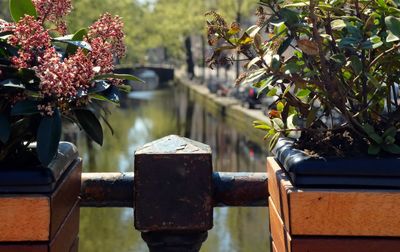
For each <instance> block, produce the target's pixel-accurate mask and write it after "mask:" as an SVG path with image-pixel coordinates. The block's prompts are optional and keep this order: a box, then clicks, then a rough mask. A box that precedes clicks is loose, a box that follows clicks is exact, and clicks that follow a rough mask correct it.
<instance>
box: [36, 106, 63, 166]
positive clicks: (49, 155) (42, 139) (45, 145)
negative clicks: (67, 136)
mask: <svg viewBox="0 0 400 252" xmlns="http://www.w3.org/2000/svg"><path fill="white" fill-rule="evenodd" d="M60 139H61V114H60V111H59V110H58V109H55V110H54V114H53V115H52V116H45V117H43V118H42V120H41V121H40V124H39V128H38V132H37V148H36V151H37V154H38V157H39V160H40V162H41V163H42V164H43V165H46V166H47V165H48V164H50V162H51V161H52V160H53V159H54V157H55V156H56V154H57V151H58V144H59V142H60Z"/></svg>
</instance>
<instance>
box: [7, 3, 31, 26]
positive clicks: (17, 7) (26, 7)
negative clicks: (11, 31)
mask: <svg viewBox="0 0 400 252" xmlns="http://www.w3.org/2000/svg"><path fill="white" fill-rule="evenodd" d="M9 7H10V14H11V17H12V19H13V20H14V21H15V22H18V21H19V20H20V19H22V18H23V17H24V16H25V15H29V16H33V17H37V12H36V8H35V5H34V4H33V2H32V0H10V2H9Z"/></svg>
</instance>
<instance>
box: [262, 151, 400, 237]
mask: <svg viewBox="0 0 400 252" xmlns="http://www.w3.org/2000/svg"><path fill="white" fill-rule="evenodd" d="M267 166H268V172H269V176H270V177H269V178H270V179H271V180H269V182H270V181H272V183H271V185H270V186H271V187H270V188H269V191H270V193H271V197H272V200H273V201H274V203H275V206H276V205H277V204H279V205H280V207H277V209H279V208H280V209H281V212H280V216H281V218H282V219H283V221H284V223H285V228H286V229H287V230H289V232H290V234H291V235H320V236H321V235H322V236H323V235H325V236H332V235H340V236H391V237H400V215H399V214H398V213H399V212H400V191H399V190H397V191H396V190H356V189H346V190H339V189H301V188H294V187H292V186H291V185H290V180H289V179H288V178H287V176H285V175H284V173H283V171H282V169H281V168H280V166H279V164H278V163H277V162H276V161H275V159H273V158H269V159H268V164H267ZM274 187H275V188H274ZM276 187H278V188H279V191H278V190H277V189H276ZM278 213H279V212H278Z"/></svg>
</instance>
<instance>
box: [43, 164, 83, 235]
mask: <svg viewBox="0 0 400 252" xmlns="http://www.w3.org/2000/svg"><path fill="white" fill-rule="evenodd" d="M71 167H72V169H70V170H69V172H68V174H66V176H65V177H67V179H65V180H64V181H62V183H61V184H60V185H59V186H58V188H57V190H56V191H55V192H54V194H53V195H51V200H50V204H51V223H50V224H51V226H50V239H52V238H53V237H54V236H55V234H56V233H57V231H58V229H59V228H60V225H61V224H62V223H63V222H64V220H65V218H66V217H67V215H68V213H69V212H70V211H71V209H72V207H73V206H74V204H75V202H76V200H77V199H78V197H79V193H80V189H81V174H82V160H81V159H77V160H75V161H74V162H73V163H72V165H71Z"/></svg>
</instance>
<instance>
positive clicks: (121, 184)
mask: <svg viewBox="0 0 400 252" xmlns="http://www.w3.org/2000/svg"><path fill="white" fill-rule="evenodd" d="M133 179H134V174H133V172H127V173H83V174H82V186H81V206H82V207H133V201H134V197H133V195H134V192H133ZM213 187H214V193H213V201H214V206H218V207H219V206H235V207H237V206H262V207H266V206H267V204H268V176H267V174H266V173H235V172H214V174H213Z"/></svg>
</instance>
